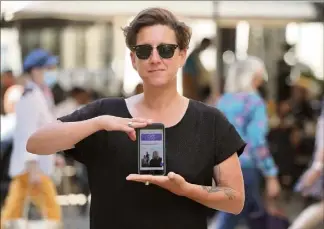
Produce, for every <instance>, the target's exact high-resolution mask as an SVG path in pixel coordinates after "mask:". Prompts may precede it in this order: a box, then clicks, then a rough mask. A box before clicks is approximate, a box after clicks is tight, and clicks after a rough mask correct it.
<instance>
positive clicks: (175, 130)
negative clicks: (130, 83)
mask: <svg viewBox="0 0 324 229" xmlns="http://www.w3.org/2000/svg"><path fill="white" fill-rule="evenodd" d="M124 34H125V37H126V45H127V47H128V48H130V50H131V54H130V58H131V61H132V64H133V67H134V69H135V70H136V71H137V72H138V73H139V75H140V77H141V78H142V80H143V88H144V93H142V94H139V95H135V96H132V97H130V98H127V99H124V98H107V99H101V100H98V101H95V102H93V103H92V104H90V105H88V106H85V107H83V108H81V109H79V110H78V111H76V112H74V113H72V114H70V115H68V116H65V117H62V118H59V120H60V122H56V123H52V124H50V125H48V126H46V127H44V128H42V129H39V130H38V131H37V132H36V133H34V134H33V135H32V136H31V138H30V139H29V142H28V144H27V149H28V151H29V152H32V153H35V154H53V153H55V152H57V151H65V153H66V154H68V155H70V156H72V157H74V158H75V159H76V160H78V161H80V162H82V163H84V164H85V166H86V167H87V170H88V178H89V184H90V189H91V216H90V225H91V226H90V227H91V228H93V229H94V228H119V229H126V228H127V229H128V228H142V229H152V228H155V229H162V228H163V229H165V228H168V229H176V228H186V229H190V228H192V229H206V228H207V222H206V215H207V213H208V211H207V210H208V208H213V209H218V210H221V211H226V212H230V213H233V214H238V213H239V212H240V211H241V210H242V207H243V203H244V186H243V179H242V174H241V168H240V164H239V160H238V156H239V155H240V154H241V152H242V150H243V148H244V147H245V143H244V142H243V140H242V139H241V138H240V136H239V135H238V134H237V132H236V131H235V129H234V128H233V127H232V125H231V124H230V123H229V122H228V121H227V120H226V119H225V118H224V117H223V116H222V115H221V113H220V112H219V111H218V110H217V109H215V108H212V107H208V106H206V105H204V104H202V103H199V102H196V101H193V100H188V99H187V98H185V97H183V96H181V95H180V94H178V92H177V77H176V75H177V72H178V70H179V68H180V67H181V66H183V64H184V62H185V59H186V54H187V49H188V45H189V41H190V37H191V32H190V29H189V28H188V26H186V25H185V24H184V23H182V22H180V21H178V20H177V19H176V18H175V16H174V15H173V14H172V13H171V12H169V11H168V10H165V9H161V8H149V9H146V10H143V11H142V12H140V13H139V14H138V15H137V16H136V17H135V18H134V20H133V21H132V22H131V23H130V24H129V26H127V27H126V28H124ZM151 120H152V121H151ZM151 122H160V123H164V125H165V127H166V140H165V141H166V169H167V172H168V174H167V175H166V176H150V175H138V174H136V173H137V172H138V156H137V142H136V134H135V133H136V132H135V129H136V128H141V127H145V126H146V125H148V124H150V123H151ZM216 173H217V174H216ZM213 174H214V178H215V179H217V180H218V181H219V182H218V184H219V187H211V184H212V178H213ZM216 175H217V177H216ZM143 183H150V184H151V185H144V184H143ZM143 215H145V216H146V219H143Z"/></svg>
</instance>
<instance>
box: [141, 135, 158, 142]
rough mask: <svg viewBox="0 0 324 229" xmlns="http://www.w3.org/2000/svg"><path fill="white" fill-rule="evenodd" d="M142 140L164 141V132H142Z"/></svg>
mask: <svg viewBox="0 0 324 229" xmlns="http://www.w3.org/2000/svg"><path fill="white" fill-rule="evenodd" d="M141 140H142V141H162V134H141Z"/></svg>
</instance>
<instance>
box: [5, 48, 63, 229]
mask: <svg viewBox="0 0 324 229" xmlns="http://www.w3.org/2000/svg"><path fill="white" fill-rule="evenodd" d="M57 62H58V60H57V58H56V57H54V56H52V55H51V54H49V53H48V52H46V51H45V50H42V49H36V50H33V51H31V52H30V53H29V54H28V55H27V56H26V58H25V59H24V63H23V69H24V73H25V74H26V76H27V77H26V82H25V85H24V92H23V94H22V97H21V98H20V100H19V101H18V102H17V105H16V127H15V130H14V134H13V150H12V156H11V160H10V165H9V175H10V176H11V177H12V182H11V184H10V189H9V193H8V196H7V198H6V200H5V205H4V208H3V211H2V214H1V226H2V227H1V228H3V226H5V225H6V223H10V221H13V220H17V219H19V218H22V217H23V211H24V205H25V202H26V200H27V198H29V199H30V200H31V201H32V202H33V204H34V205H36V206H37V207H38V208H39V209H40V212H41V213H42V215H43V217H44V218H45V219H46V220H47V221H48V222H49V223H53V224H56V225H59V224H60V221H61V209H60V206H59V205H58V203H57V201H56V190H55V186H54V184H53V182H52V180H51V178H50V176H51V175H52V172H53V170H54V161H55V155H46V156H41V157H39V156H37V155H34V154H31V153H29V152H28V151H26V143H27V140H28V138H29V137H30V135H31V134H33V133H34V132H35V131H36V130H37V129H38V128H40V127H41V126H42V125H44V124H46V123H49V122H51V121H53V120H54V119H55V118H54V115H53V113H52V108H53V104H54V103H53V97H52V94H51V91H50V89H49V86H50V85H47V83H49V84H51V83H52V82H53V78H54V76H53V70H51V69H52V67H54V66H56V65H57Z"/></svg>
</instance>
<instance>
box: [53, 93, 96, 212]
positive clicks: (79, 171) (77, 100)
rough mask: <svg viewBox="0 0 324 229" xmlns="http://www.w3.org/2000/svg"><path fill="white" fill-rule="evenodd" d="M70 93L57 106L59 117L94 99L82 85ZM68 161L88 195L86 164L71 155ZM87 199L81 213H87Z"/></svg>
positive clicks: (82, 190) (78, 182)
mask: <svg viewBox="0 0 324 229" xmlns="http://www.w3.org/2000/svg"><path fill="white" fill-rule="evenodd" d="M68 94H69V96H68V97H67V99H65V100H64V101H62V102H61V103H59V104H58V105H57V106H56V107H55V115H56V117H57V118H59V117H62V116H65V115H68V114H70V113H72V112H74V111H76V110H77V109H80V108H82V107H83V106H85V105H87V104H89V103H91V102H92V101H93V96H92V94H91V93H90V92H89V91H87V90H86V89H84V88H81V87H73V88H72V89H71V90H70V91H69V93H68ZM62 156H63V155H62ZM66 163H67V164H71V165H73V166H74V167H75V168H76V182H77V184H78V185H79V188H80V189H81V190H80V191H81V193H83V194H84V195H85V196H86V197H88V195H89V194H90V190H89V184H88V174H87V170H86V168H85V166H84V165H83V164H81V163H79V162H77V161H75V160H73V159H72V158H71V157H66ZM65 191H70V190H65ZM86 199H87V201H86V203H85V204H83V205H81V206H80V208H79V209H80V214H81V215H85V214H86V213H87V209H88V198H86Z"/></svg>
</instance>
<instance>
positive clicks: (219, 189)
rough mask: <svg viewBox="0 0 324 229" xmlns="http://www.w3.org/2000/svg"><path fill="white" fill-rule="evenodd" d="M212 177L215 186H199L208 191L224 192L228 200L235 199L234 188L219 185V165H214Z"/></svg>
mask: <svg viewBox="0 0 324 229" xmlns="http://www.w3.org/2000/svg"><path fill="white" fill-rule="evenodd" d="M214 178H215V183H216V187H212V186H201V187H202V189H204V190H206V191H207V192H208V193H213V192H224V194H225V195H226V196H227V197H228V199H229V200H234V199H235V190H233V189H231V188H226V187H220V185H221V169H220V166H216V167H215V169H214Z"/></svg>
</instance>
